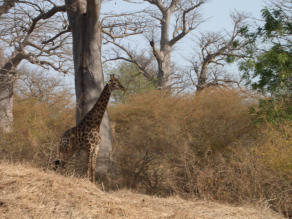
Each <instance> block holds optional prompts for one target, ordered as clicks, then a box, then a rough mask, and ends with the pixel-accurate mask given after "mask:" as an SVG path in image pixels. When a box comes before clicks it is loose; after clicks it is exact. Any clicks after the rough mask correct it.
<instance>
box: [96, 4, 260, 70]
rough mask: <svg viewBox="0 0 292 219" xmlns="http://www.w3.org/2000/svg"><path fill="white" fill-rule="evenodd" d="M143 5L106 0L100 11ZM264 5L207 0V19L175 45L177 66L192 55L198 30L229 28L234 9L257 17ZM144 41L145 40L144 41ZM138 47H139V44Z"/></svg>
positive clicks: (182, 64) (184, 63)
mask: <svg viewBox="0 0 292 219" xmlns="http://www.w3.org/2000/svg"><path fill="white" fill-rule="evenodd" d="M136 1H141V0H136ZM147 4H148V3H147ZM148 5H149V4H148ZM143 6H145V3H144V4H143V5H141V4H129V3H125V2H124V1H122V0H108V1H104V3H103V5H102V10H101V11H102V13H106V12H115V13H116V12H120V13H122V12H129V11H135V10H137V9H140V8H141V9H142V8H143ZM264 6H265V0H209V2H208V3H206V4H205V5H204V6H203V8H202V16H203V18H205V19H207V21H206V22H204V23H203V24H201V25H200V26H199V28H198V29H197V30H195V31H193V32H192V33H190V34H189V35H187V36H186V37H185V38H184V39H182V40H181V41H180V42H178V43H177V44H176V45H175V49H174V52H173V60H176V62H177V63H180V64H179V66H185V65H187V64H186V61H185V59H186V58H188V57H191V56H192V55H194V48H195V43H194V41H192V39H195V38H196V36H198V31H199V32H210V31H211V32H215V31H216V32H217V31H224V30H227V31H228V30H231V29H232V22H231V18H230V14H231V13H232V12H234V11H235V10H236V11H238V12H244V13H245V14H247V15H248V17H250V18H259V17H260V15H261V12H260V11H261V9H263V7H264ZM251 22H252V21H251ZM135 41H138V42H139V43H140V44H141V41H140V40H134V41H133V40H131V44H135ZM145 43H147V42H146V41H145ZM147 44H148V43H147ZM147 44H144V45H147ZM138 48H141V46H140V47H138ZM142 48H143V46H142Z"/></svg>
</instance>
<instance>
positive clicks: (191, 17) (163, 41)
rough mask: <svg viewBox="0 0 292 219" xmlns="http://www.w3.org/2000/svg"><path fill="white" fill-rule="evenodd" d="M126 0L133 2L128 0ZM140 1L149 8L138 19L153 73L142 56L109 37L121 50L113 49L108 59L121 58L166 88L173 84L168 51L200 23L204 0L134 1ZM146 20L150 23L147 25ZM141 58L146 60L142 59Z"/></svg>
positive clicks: (141, 12)
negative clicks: (147, 47) (145, 40)
mask: <svg viewBox="0 0 292 219" xmlns="http://www.w3.org/2000/svg"><path fill="white" fill-rule="evenodd" d="M128 2H132V1H130V0H128ZM133 2H134V1H133ZM143 2H145V3H147V4H148V6H150V7H147V8H146V9H144V10H143V11H140V12H139V14H140V22H141V24H143V25H144V26H145V28H144V31H143V33H144V35H145V36H146V38H147V39H148V40H149V44H148V45H149V46H150V51H151V53H152V56H149V60H151V57H152V58H154V60H155V61H156V66H157V71H156V73H154V74H153V72H149V71H148V67H147V65H145V62H144V63H143V62H141V59H140V57H141V55H137V53H136V52H134V51H133V50H131V49H130V48H128V47H126V46H124V45H122V43H120V42H117V41H116V40H111V43H112V44H113V45H115V46H116V47H117V48H118V49H119V50H120V51H122V53H119V52H118V51H117V52H115V54H114V55H113V56H112V57H110V58H109V60H118V59H122V60H125V61H128V62H131V63H134V64H135V65H137V67H138V68H139V69H140V72H141V74H143V75H144V76H145V77H146V78H147V79H149V80H152V81H154V82H155V84H156V87H160V88H168V87H171V85H172V77H171V76H172V62H171V53H172V51H173V48H174V46H175V45H176V44H177V43H178V42H179V41H181V40H182V39H183V38H184V37H185V36H186V35H187V34H189V33H190V32H192V31H193V30H195V29H196V28H197V27H198V25H199V24H200V23H201V22H202V19H201V16H200V11H199V10H200V8H201V6H202V5H203V4H204V3H206V2H207V0H167V1H162V0H141V1H138V2H137V1H135V3H143ZM136 16H137V15H136ZM145 23H148V24H149V25H148V26H147V25H145ZM150 24H151V25H150ZM109 41H110V40H109ZM144 56H145V52H144ZM142 60H143V61H145V58H144V59H142ZM149 63H150V61H149V62H148V64H149ZM150 69H152V68H150Z"/></svg>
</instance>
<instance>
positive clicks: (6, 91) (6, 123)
mask: <svg viewBox="0 0 292 219" xmlns="http://www.w3.org/2000/svg"><path fill="white" fill-rule="evenodd" d="M0 78H1V82H0V83H1V84H0V130H1V131H3V132H6V133H7V132H11V131H12V124H13V82H12V81H10V80H9V77H5V76H2V75H1V77H0Z"/></svg>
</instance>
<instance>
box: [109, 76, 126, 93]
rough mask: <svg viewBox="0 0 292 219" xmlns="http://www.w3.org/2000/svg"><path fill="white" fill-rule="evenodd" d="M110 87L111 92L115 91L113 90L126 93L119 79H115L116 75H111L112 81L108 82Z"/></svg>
mask: <svg viewBox="0 0 292 219" xmlns="http://www.w3.org/2000/svg"><path fill="white" fill-rule="evenodd" d="M108 85H109V87H110V89H111V91H113V90H123V91H125V88H124V86H123V85H122V84H121V82H120V81H119V80H118V79H117V78H115V75H113V74H111V75H110V80H109V82H108Z"/></svg>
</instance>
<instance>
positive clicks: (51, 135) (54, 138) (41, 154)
mask: <svg viewBox="0 0 292 219" xmlns="http://www.w3.org/2000/svg"><path fill="white" fill-rule="evenodd" d="M74 115H75V114H74V110H73V107H72V105H71V102H70V97H69V96H68V95H66V94H64V93H60V95H57V96H55V97H54V98H51V99H50V101H44V102H42V101H39V100H37V99H36V98H34V97H32V96H27V97H25V98H21V97H16V98H15V101H14V124H13V125H14V127H13V132H12V133H7V134H5V133H1V142H0V151H1V157H2V158H6V159H10V160H14V161H15V160H17V161H23V160H25V161H32V162H33V163H34V164H35V165H37V166H48V165H49V163H50V162H51V159H54V158H55V154H56V145H57V143H58V142H59V137H60V135H61V134H62V133H63V132H64V131H65V129H66V128H69V127H70V126H73V124H74V121H75V120H74Z"/></svg>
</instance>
